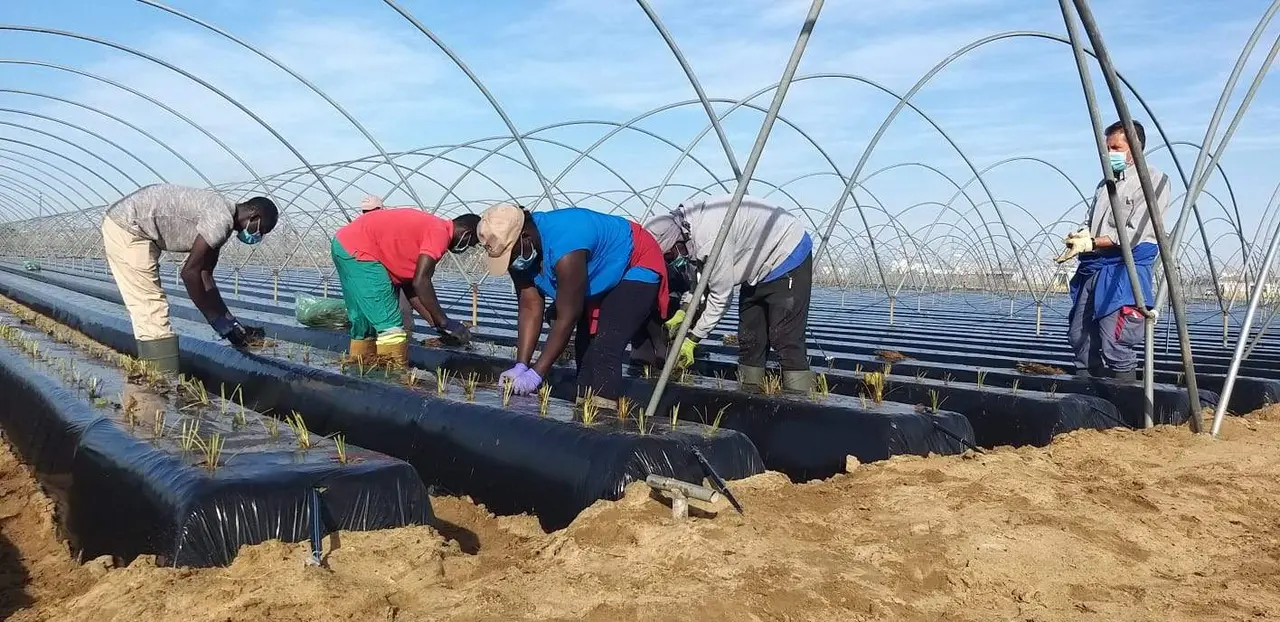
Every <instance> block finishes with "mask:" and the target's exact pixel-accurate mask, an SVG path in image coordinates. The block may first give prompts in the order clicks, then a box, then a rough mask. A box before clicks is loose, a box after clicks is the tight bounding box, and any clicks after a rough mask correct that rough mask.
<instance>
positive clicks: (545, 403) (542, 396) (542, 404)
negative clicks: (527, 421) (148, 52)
mask: <svg viewBox="0 0 1280 622" xmlns="http://www.w3.org/2000/svg"><path fill="white" fill-rule="evenodd" d="M550 410H551V385H549V384H544V385H542V388H540V389H538V416H539V417H545V416H547V413H548V412H549V411H550Z"/></svg>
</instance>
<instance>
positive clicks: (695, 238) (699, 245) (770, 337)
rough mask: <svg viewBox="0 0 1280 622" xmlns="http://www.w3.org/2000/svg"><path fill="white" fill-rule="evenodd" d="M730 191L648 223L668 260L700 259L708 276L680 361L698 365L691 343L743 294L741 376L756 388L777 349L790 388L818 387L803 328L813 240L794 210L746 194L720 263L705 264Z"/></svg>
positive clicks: (707, 332) (806, 318) (798, 390)
mask: <svg viewBox="0 0 1280 622" xmlns="http://www.w3.org/2000/svg"><path fill="white" fill-rule="evenodd" d="M731 199H732V197H731V196H730V195H727V194H725V195H720V196H715V197H710V198H708V199H706V200H703V201H698V202H690V203H687V204H682V205H680V206H679V207H677V208H676V209H675V210H674V211H672V212H671V213H670V214H667V215H664V216H658V217H656V218H653V219H651V220H650V221H649V222H648V224H646V225H645V228H646V229H648V230H649V232H650V233H652V234H653V237H654V238H655V239H657V240H658V246H659V248H661V249H662V252H663V253H664V254H665V255H666V258H667V260H668V261H672V262H674V261H678V260H679V259H680V258H685V259H686V260H688V261H692V262H695V263H700V264H703V265H702V271H703V274H704V275H705V277H706V279H707V289H706V296H707V298H706V307H705V309H703V311H702V315H701V317H699V318H697V322H696V323H695V324H694V325H693V327H692V328H690V330H689V334H688V335H687V336H686V337H685V341H684V342H683V343H681V344H680V364H681V365H685V366H687V365H690V364H692V363H693V350H694V346H695V345H696V344H697V343H698V342H699V341H700V340H702V339H706V338H707V336H708V335H710V334H711V331H712V330H714V329H715V327H716V324H718V323H720V319H721V318H723V317H724V314H725V311H727V310H728V306H729V297H730V296H732V295H733V288H734V287H736V286H738V285H741V286H742V289H741V291H740V292H739V293H738V382H739V383H741V384H742V385H743V386H745V387H759V386H760V384H761V382H762V381H763V380H764V375H765V357H766V355H767V354H768V352H769V348H770V347H772V348H773V350H774V351H775V352H777V353H778V358H779V360H780V362H781V365H782V385H783V388H784V389H785V390H786V391H788V392H794V393H808V392H809V391H810V390H811V389H813V386H814V377H813V371H812V370H811V369H810V368H809V353H808V349H807V347H806V343H805V331H806V328H807V327H808V321H809V297H810V294H811V292H812V288H813V240H812V239H811V238H810V237H809V234H808V233H807V232H806V231H805V230H804V226H803V225H801V224H800V221H799V220H797V219H796V218H795V217H794V216H792V215H791V214H789V213H787V211H786V210H784V209H782V208H780V207H777V206H775V205H771V204H769V203H767V202H765V201H764V200H761V199H758V198H755V197H751V196H746V197H743V199H742V204H741V206H740V207H739V208H738V212H737V214H736V215H735V216H734V220H733V223H732V224H730V226H729V233H728V237H727V238H726V239H725V244H724V250H723V252H722V253H721V255H720V261H719V262H717V263H716V265H714V266H707V265H705V264H706V262H707V260H708V258H709V257H710V255H711V247H712V246H713V245H714V244H715V240H716V236H717V234H719V232H720V228H721V226H722V225H723V224H724V218H725V216H726V215H727V214H728V210H729V202H730V200H731Z"/></svg>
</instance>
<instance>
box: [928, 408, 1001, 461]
mask: <svg viewBox="0 0 1280 622" xmlns="http://www.w3.org/2000/svg"><path fill="white" fill-rule="evenodd" d="M929 423H932V424H933V427H934V428H936V429H937V430H938V431H939V432H942V433H943V434H944V435H946V436H949V437H951V439H952V440H954V441H956V442H957V443H960V445H961V446H962V447H965V448H967V449H971V450H973V451H974V452H975V453H979V454H985V453H987V452H985V451H983V450H982V448H981V447H978V446H977V445H975V444H973V443H971V442H969V440H968V439H966V438H965V437H963V436H960V435H959V434H956V433H955V432H952V431H951V430H950V429H949V428H947V426H945V425H942V424H941V423H938V419H937V418H936V417H933V416H930V417H929Z"/></svg>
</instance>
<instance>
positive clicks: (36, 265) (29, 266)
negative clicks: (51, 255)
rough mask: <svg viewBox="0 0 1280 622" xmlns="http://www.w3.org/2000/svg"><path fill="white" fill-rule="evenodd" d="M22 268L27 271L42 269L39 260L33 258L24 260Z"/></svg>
mask: <svg viewBox="0 0 1280 622" xmlns="http://www.w3.org/2000/svg"><path fill="white" fill-rule="evenodd" d="M22 269H23V270H26V271H27V272H39V271H40V262H38V261H32V260H30V259H28V260H26V261H24V262H22Z"/></svg>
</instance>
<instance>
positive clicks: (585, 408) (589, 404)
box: [582, 389, 600, 425]
mask: <svg viewBox="0 0 1280 622" xmlns="http://www.w3.org/2000/svg"><path fill="white" fill-rule="evenodd" d="M599 414H600V404H598V403H597V402H596V396H595V392H594V391H592V390H591V389H587V393H586V395H584V396H583V397H582V423H583V424H584V425H591V424H593V423H595V422H596V416H597V415H599Z"/></svg>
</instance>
